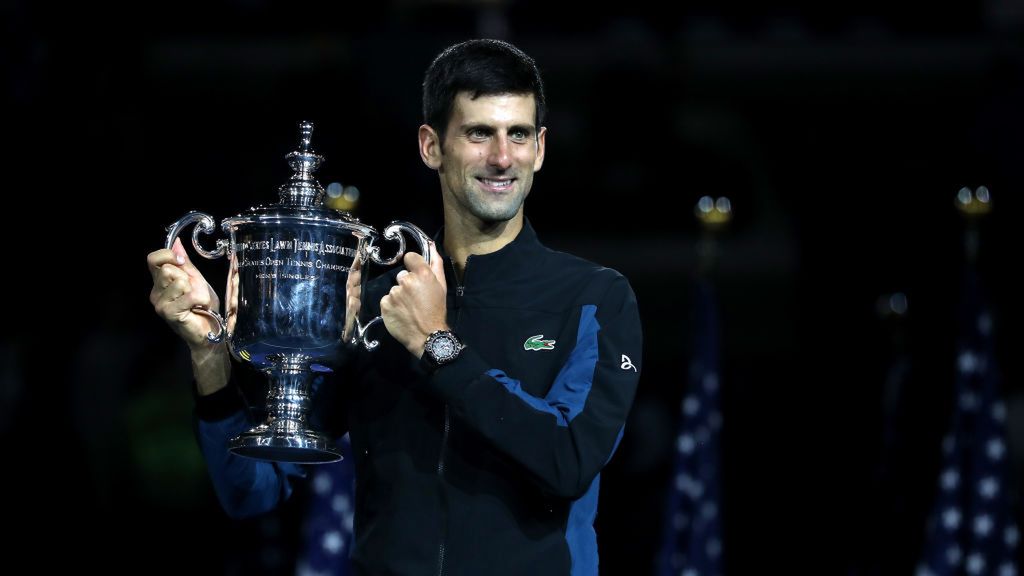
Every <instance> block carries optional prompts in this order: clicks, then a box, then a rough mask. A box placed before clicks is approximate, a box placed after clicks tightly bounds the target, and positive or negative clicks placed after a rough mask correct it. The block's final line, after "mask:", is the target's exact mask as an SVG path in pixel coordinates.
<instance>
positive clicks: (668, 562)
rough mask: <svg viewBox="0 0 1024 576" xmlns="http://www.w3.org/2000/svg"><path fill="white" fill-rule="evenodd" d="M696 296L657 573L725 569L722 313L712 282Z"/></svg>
mask: <svg viewBox="0 0 1024 576" xmlns="http://www.w3.org/2000/svg"><path fill="white" fill-rule="evenodd" d="M693 296H694V298H693V312H692V316H691V318H692V320H693V322H694V323H693V326H692V350H693V355H692V357H691V359H690V372H689V381H688V386H687V390H686V394H685V395H684V397H683V402H682V406H681V408H682V414H681V415H680V416H681V421H680V426H679V433H678V435H677V436H676V445H675V448H676V449H675V466H674V468H675V469H674V472H673V476H672V485H671V487H670V489H669V495H668V508H667V515H666V519H665V527H664V532H663V538H662V545H661V552H660V554H659V558H658V565H657V569H656V572H657V574H658V575H659V576H670V575H671V576H718V575H720V574H721V573H722V521H721V509H720V506H719V502H720V496H721V490H720V485H719V484H720V481H719V435H720V433H721V430H722V413H721V411H720V410H719V382H718V368H719V356H718V312H717V304H716V302H715V297H714V291H713V290H712V287H711V284H710V283H709V282H707V281H705V280H700V281H698V282H697V283H696V285H695V288H694V294H693Z"/></svg>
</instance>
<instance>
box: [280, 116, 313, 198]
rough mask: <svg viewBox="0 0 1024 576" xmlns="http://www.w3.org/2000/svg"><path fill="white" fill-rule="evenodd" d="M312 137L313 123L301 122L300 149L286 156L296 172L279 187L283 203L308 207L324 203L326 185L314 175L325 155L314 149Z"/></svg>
mask: <svg viewBox="0 0 1024 576" xmlns="http://www.w3.org/2000/svg"><path fill="white" fill-rule="evenodd" d="M312 139H313V123H312V122H310V121H308V120H303V121H302V122H299V149H298V150H294V151H292V152H291V153H289V154H288V155H287V156H285V158H286V159H287V160H288V165H289V166H291V167H292V170H294V173H293V174H292V177H291V178H289V179H288V182H286V183H284V184H282V185H281V187H280V188H278V193H279V195H280V197H281V202H280V204H282V205H285V206H295V207H299V206H301V207H306V208H319V207H321V206H323V205H324V187H323V186H321V185H320V182H317V180H316V178H314V177H313V172H316V169H317V168H319V167H320V164H321V163H322V162H323V161H324V157H323V156H321V155H319V154H317V153H316V152H314V151H313V148H312V147H311V146H310V142H311V140H312Z"/></svg>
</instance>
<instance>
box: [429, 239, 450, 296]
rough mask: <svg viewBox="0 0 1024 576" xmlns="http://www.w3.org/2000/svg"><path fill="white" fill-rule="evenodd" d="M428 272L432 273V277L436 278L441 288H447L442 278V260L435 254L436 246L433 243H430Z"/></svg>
mask: <svg viewBox="0 0 1024 576" xmlns="http://www.w3.org/2000/svg"><path fill="white" fill-rule="evenodd" d="M430 271H431V272H433V273H434V277H435V278H437V281H438V282H440V283H441V286H442V287H444V288H447V287H448V283H447V282H446V280H445V277H444V258H441V255H440V254H439V253H438V252H437V246H436V245H435V244H434V242H433V241H431V242H430Z"/></svg>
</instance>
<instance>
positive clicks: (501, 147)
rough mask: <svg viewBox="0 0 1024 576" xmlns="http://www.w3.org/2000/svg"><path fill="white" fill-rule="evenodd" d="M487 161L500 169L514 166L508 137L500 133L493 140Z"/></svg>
mask: <svg viewBox="0 0 1024 576" xmlns="http://www.w3.org/2000/svg"><path fill="white" fill-rule="evenodd" d="M487 163H488V164H490V165H491V166H494V167H495V168H497V169H499V170H508V169H509V168H510V167H511V166H512V156H511V155H510V154H509V149H508V138H507V137H505V136H503V135H499V136H496V137H495V138H493V139H492V140H491V149H490V151H489V153H488V155H487Z"/></svg>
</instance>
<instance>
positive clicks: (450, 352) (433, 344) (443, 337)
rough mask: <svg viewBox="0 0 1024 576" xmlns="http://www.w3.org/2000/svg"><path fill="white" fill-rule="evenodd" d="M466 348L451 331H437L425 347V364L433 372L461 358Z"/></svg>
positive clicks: (428, 337) (428, 339) (429, 338)
mask: <svg viewBox="0 0 1024 576" xmlns="http://www.w3.org/2000/svg"><path fill="white" fill-rule="evenodd" d="M465 347H466V346H465V345H463V343H462V340H459V337H458V336H456V335H455V333H454V332H452V331H451V330H437V331H436V332H432V333H431V334H430V336H427V342H426V344H424V345H423V362H424V363H425V364H426V365H427V367H428V368H429V369H430V371H431V372H433V371H434V370H437V369H438V368H440V367H441V366H444V365H445V364H448V363H449V362H452V361H453V360H455V359H456V358H458V357H459V354H461V353H462V350H463V349H464V348H465Z"/></svg>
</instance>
